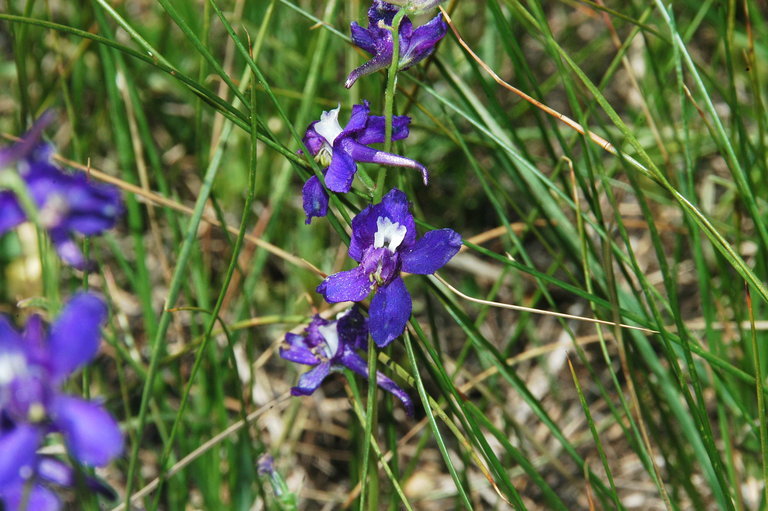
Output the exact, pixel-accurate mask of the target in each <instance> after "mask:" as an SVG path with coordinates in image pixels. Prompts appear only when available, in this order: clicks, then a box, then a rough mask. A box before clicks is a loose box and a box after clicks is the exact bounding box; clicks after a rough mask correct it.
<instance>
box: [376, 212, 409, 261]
mask: <svg viewBox="0 0 768 511" xmlns="http://www.w3.org/2000/svg"><path fill="white" fill-rule="evenodd" d="M376 227H377V229H376V234H374V235H373V246H374V248H381V247H384V246H386V247H387V248H388V249H389V251H390V252H392V253H394V252H395V250H397V247H399V246H400V243H402V242H403V240H404V239H405V234H406V233H407V232H408V229H407V228H406V227H405V226H404V225H400V224H399V223H398V222H393V221H392V220H390V219H389V218H387V217H385V216H380V217H379V218H377V219H376Z"/></svg>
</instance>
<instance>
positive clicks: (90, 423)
mask: <svg viewBox="0 0 768 511" xmlns="http://www.w3.org/2000/svg"><path fill="white" fill-rule="evenodd" d="M106 316H107V308H106V305H105V304H104V302H103V301H102V300H101V299H100V298H98V297H97V296H95V295H93V294H90V293H80V294H77V295H75V296H74V297H73V298H72V299H71V300H70V301H69V302H68V303H67V304H66V305H65V307H64V309H63V310H62V312H61V314H60V316H59V317H58V319H57V320H56V322H55V323H54V324H53V325H52V326H51V328H50V331H49V332H46V329H45V327H44V325H43V322H42V320H41V318H40V317H39V316H37V315H35V316H32V317H31V318H30V319H29V320H28V321H27V324H26V327H25V329H24V331H23V332H17V331H16V330H15V329H14V328H13V327H12V326H11V325H10V323H9V322H8V320H7V319H6V318H4V317H0V452H2V453H3V455H2V456H0V500H1V501H2V502H4V504H5V507H6V509H21V502H22V500H23V499H26V503H27V507H26V509H40V510H55V509H59V507H60V505H59V501H58V498H57V497H56V495H55V494H54V493H53V492H52V491H51V490H50V488H49V487H50V486H51V485H57V486H70V485H71V484H72V482H73V480H74V475H73V471H72V468H70V467H69V466H68V465H66V464H65V463H63V462H62V461H60V460H58V459H57V458H54V457H52V456H47V455H41V454H39V453H38V449H39V448H40V447H41V446H42V445H43V442H44V441H45V439H46V437H47V436H48V435H49V434H51V433H58V434H60V435H61V436H62V438H63V439H64V442H65V444H66V446H67V450H68V452H69V454H70V455H71V456H72V458H74V459H75V460H77V461H79V462H80V463H83V464H85V465H90V466H103V465H106V464H107V463H108V462H109V461H110V460H111V459H112V458H114V457H115V456H117V455H119V454H120V452H121V451H122V446H123V436H122V433H121V432H120V428H119V427H118V425H117V423H116V422H115V420H114V419H113V418H112V416H111V415H109V413H107V412H106V411H105V410H104V408H103V407H102V406H101V405H100V404H99V403H96V402H93V401H86V400H83V399H80V398H77V397H74V396H70V395H67V394H65V393H63V392H61V390H60V389H61V386H62V384H63V383H64V381H65V380H66V379H67V378H68V377H69V376H70V375H71V374H72V373H73V372H75V371H76V370H77V369H79V368H81V367H82V366H84V365H85V364H87V363H88V362H90V361H91V360H92V359H93V358H94V357H95V356H96V353H97V351H98V348H99V341H100V338H101V325H102V324H103V323H104V321H105V319H106ZM94 432H98V434H94ZM88 484H89V485H90V486H91V487H92V488H93V489H94V490H97V491H103V489H104V488H103V486H102V485H100V484H99V483H98V482H97V481H96V480H91V481H89V482H88ZM25 493H26V494H27V495H25Z"/></svg>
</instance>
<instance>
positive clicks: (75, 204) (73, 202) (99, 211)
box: [64, 175, 123, 236]
mask: <svg viewBox="0 0 768 511" xmlns="http://www.w3.org/2000/svg"><path fill="white" fill-rule="evenodd" d="M66 200H67V202H68V207H69V211H68V212H67V216H66V219H65V221H64V224H65V225H66V226H67V228H68V229H70V230H72V231H75V232H79V233H80V234H84V235H86V236H93V235H95V234H101V233H102V232H104V231H106V230H107V229H111V228H112V227H114V226H115V223H117V219H118V217H119V216H120V215H121V214H122V212H123V203H122V199H121V197H120V192H119V191H118V190H117V188H114V187H112V186H107V185H99V184H94V183H91V182H89V181H88V180H87V179H86V177H85V176H84V175H77V176H75V179H74V180H73V183H72V186H71V187H70V189H69V190H68V191H67V196H66Z"/></svg>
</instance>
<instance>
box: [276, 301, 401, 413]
mask: <svg viewBox="0 0 768 511" xmlns="http://www.w3.org/2000/svg"><path fill="white" fill-rule="evenodd" d="M367 323H368V322H367V321H366V319H365V317H363V315H362V314H360V311H358V309H357V307H353V308H352V309H350V310H349V311H348V312H346V313H344V314H343V315H342V316H340V317H339V318H338V319H336V320H327V319H323V318H321V317H320V316H315V317H314V318H313V319H312V321H311V322H310V324H309V326H307V329H306V330H305V331H304V334H303V335H298V334H292V333H287V334H286V335H285V342H286V343H287V346H286V347H282V348H280V356H281V357H283V358H284V359H286V360H290V361H291V362H297V363H299V364H305V365H311V366H314V368H313V369H311V370H309V371H308V372H306V373H304V374H302V375H301V376H300V377H299V383H298V385H296V386H295V387H293V388H291V394H293V395H294V396H308V395H310V394H312V393H313V392H314V391H315V390H317V388H318V387H319V386H320V384H321V383H322V382H323V380H325V378H326V377H327V376H328V375H329V374H331V372H332V371H340V370H342V369H344V368H347V369H351V370H352V371H354V372H356V373H357V374H359V375H360V376H362V377H363V378H368V363H367V362H366V361H365V360H364V359H363V358H362V357H361V356H360V355H358V354H357V350H366V349H367V341H368V324H367ZM376 384H377V385H378V386H379V387H381V388H382V389H384V390H386V391H387V392H389V393H391V394H392V395H394V396H395V397H397V398H398V399H399V400H400V401H402V402H403V406H404V407H405V410H406V412H407V413H408V415H410V416H413V402H412V401H411V398H410V397H409V396H408V394H407V393H406V392H405V391H404V390H403V389H401V388H400V387H398V386H397V384H396V383H395V382H394V381H392V380H390V379H389V378H387V377H386V376H384V375H383V374H381V373H380V372H377V373H376Z"/></svg>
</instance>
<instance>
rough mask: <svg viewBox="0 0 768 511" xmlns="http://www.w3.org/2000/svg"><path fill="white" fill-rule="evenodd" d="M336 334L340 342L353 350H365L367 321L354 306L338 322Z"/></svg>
mask: <svg viewBox="0 0 768 511" xmlns="http://www.w3.org/2000/svg"><path fill="white" fill-rule="evenodd" d="M338 323H339V325H338V328H337V330H338V332H339V338H340V339H341V342H342V343H343V344H345V345H346V346H351V347H353V348H359V349H366V348H367V343H368V320H367V319H365V316H363V315H362V314H360V309H359V308H358V307H357V306H355V307H352V308H351V309H349V312H347V313H346V314H345V315H343V316H342V317H340V318H339V320H338Z"/></svg>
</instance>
